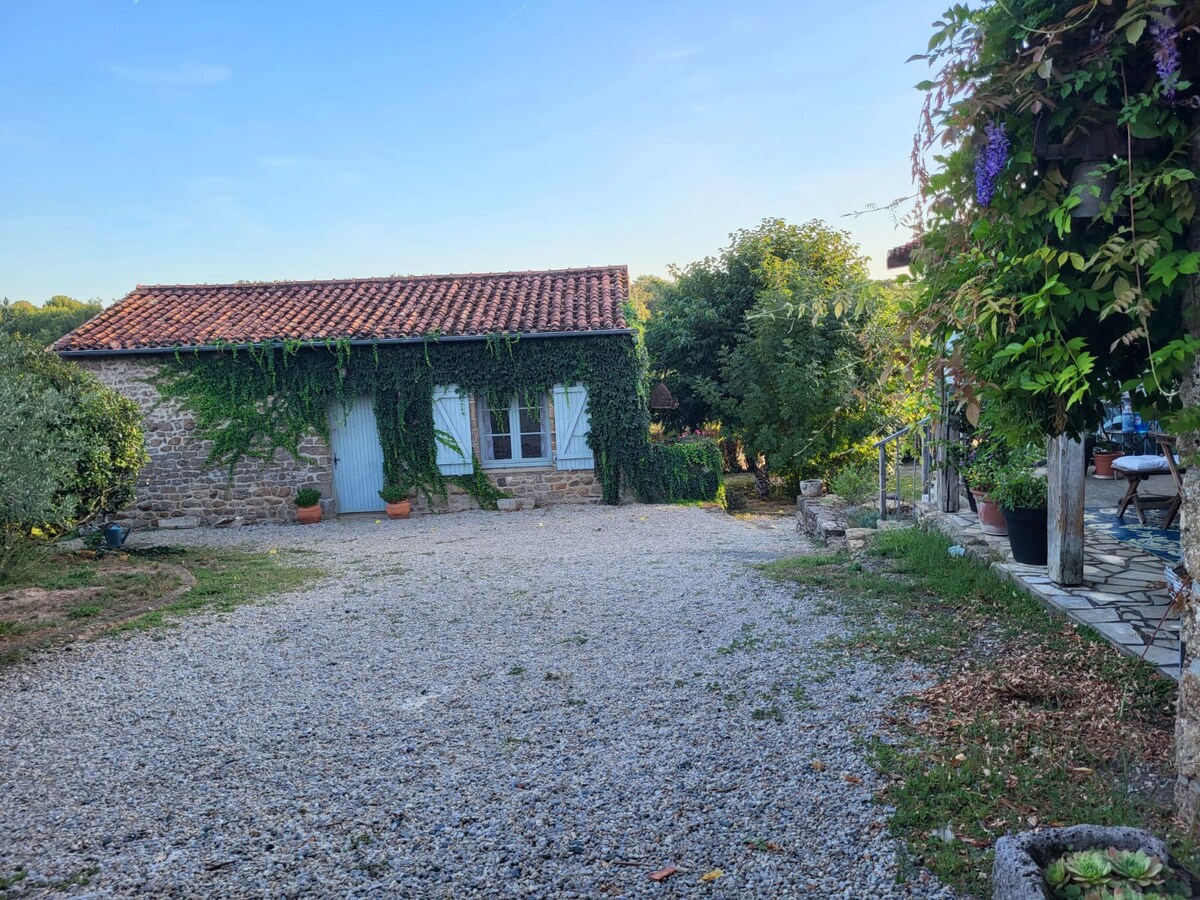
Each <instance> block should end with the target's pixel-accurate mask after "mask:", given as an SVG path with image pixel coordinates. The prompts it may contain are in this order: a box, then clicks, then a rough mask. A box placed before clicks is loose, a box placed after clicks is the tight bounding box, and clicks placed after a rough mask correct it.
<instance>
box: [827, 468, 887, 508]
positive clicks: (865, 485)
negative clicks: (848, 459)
mask: <svg viewBox="0 0 1200 900" xmlns="http://www.w3.org/2000/svg"><path fill="white" fill-rule="evenodd" d="M878 490H879V473H878V472H876V471H872V470H871V469H863V468H845V469H842V470H841V471H839V472H838V473H837V474H835V475H834V476H833V477H832V478H830V479H829V493H831V494H836V495H837V496H839V497H841V498H842V499H843V500H845V501H846V502H847V503H850V504H853V505H854V506H858V505H860V504H862V503H866V502H867V501H868V500H870V499H871V497H873V496H874V495H875V493H876V492H877V491H878Z"/></svg>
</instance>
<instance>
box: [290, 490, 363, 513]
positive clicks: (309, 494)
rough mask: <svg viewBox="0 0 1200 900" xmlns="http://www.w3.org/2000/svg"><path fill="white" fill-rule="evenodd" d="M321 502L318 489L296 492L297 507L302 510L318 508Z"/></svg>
mask: <svg viewBox="0 0 1200 900" xmlns="http://www.w3.org/2000/svg"><path fill="white" fill-rule="evenodd" d="M380 493H381V494H382V493H383V491H380ZM320 502H321V492H320V491H318V490H317V489H316V488H310V487H307V488H300V490H298V491H296V505H297V506H299V507H301V508H307V507H309V506H316V505H317V504H318V503H320Z"/></svg>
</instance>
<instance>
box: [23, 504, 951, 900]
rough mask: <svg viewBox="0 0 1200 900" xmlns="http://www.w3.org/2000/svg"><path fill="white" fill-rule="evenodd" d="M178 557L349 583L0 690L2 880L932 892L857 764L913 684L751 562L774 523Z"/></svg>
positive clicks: (345, 530) (544, 521)
mask: <svg viewBox="0 0 1200 900" xmlns="http://www.w3.org/2000/svg"><path fill="white" fill-rule="evenodd" d="M173 540H175V541H177V542H179V543H197V544H200V543H210V544H213V543H222V544H237V545H239V546H246V547H253V548H267V547H297V548H311V549H314V550H317V551H319V553H320V554H321V556H320V557H319V559H320V560H321V564H323V565H325V566H326V567H327V568H329V569H330V570H332V571H333V572H335V577H333V578H331V579H330V580H329V581H327V582H325V583H323V584H321V585H319V586H318V587H316V588H315V589H313V590H311V591H309V592H307V593H304V594H300V595H293V596H289V597H284V598H281V600H280V601H279V602H278V603H273V604H269V605H260V606H253V607H243V608H241V609H239V610H237V611H235V612H234V613H231V614H227V615H222V616H219V617H213V616H197V617H194V618H190V619H188V620H186V621H185V622H184V624H183V625H182V627H179V628H176V629H171V630H166V631H162V632H159V633H152V634H142V635H138V636H136V637H133V638H131V639H128V640H123V639H108V640H101V641H98V642H94V643H91V644H88V645H86V646H81V647H79V648H77V649H76V650H74V651H73V652H70V653H58V654H53V655H49V656H47V657H46V658H43V659H41V660H39V661H38V662H36V663H35V664H32V665H26V666H22V667H19V668H17V669H13V670H9V671H7V672H5V673H3V674H2V675H0V691H2V692H3V701H4V702H3V704H2V705H0V757H2V774H0V779H2V790H0V877H3V876H6V875H10V874H11V873H12V872H13V871H14V870H15V869H16V868H18V867H24V868H26V869H27V870H28V876H27V877H26V879H25V880H24V881H23V882H21V883H20V884H19V885H18V888H20V889H24V890H27V891H29V892H31V893H36V892H37V891H38V890H40V889H41V888H42V887H45V886H47V885H48V884H49V883H51V882H58V883H59V888H60V889H61V888H62V887H67V885H65V884H64V882H68V881H71V880H73V881H75V882H83V883H85V884H83V885H78V886H74V887H67V889H68V890H70V891H71V892H73V893H75V894H78V895H87V896H113V895H121V896H125V895H130V894H138V893H144V894H147V895H154V896H165V895H169V896H185V897H190V896H196V897H201V896H203V897H213V896H221V897H225V896H230V897H243V896H245V897H259V896H264V897H265V896H288V897H297V896H305V897H308V896H316V897H320V896H343V895H354V896H396V897H455V898H460V897H608V896H611V897H618V896H624V897H642V896H653V897H676V896H719V897H770V898H781V897H814V898H817V897H853V898H868V897H870V898H875V897H880V898H883V897H908V896H920V897H942V896H948V895H946V894H944V893H943V892H942V891H941V890H940V889H939V888H938V887H937V886H936V885H932V884H918V885H916V886H909V887H898V886H896V884H895V883H894V882H895V846H894V844H893V843H892V841H891V840H890V839H889V837H888V835H887V832H886V826H885V823H884V812H885V811H884V810H883V809H882V808H880V807H879V806H877V805H876V804H874V803H873V802H872V800H871V796H872V793H873V791H874V790H875V789H877V788H878V784H877V783H876V781H875V779H874V777H873V776H872V773H871V772H870V770H869V768H868V767H867V765H866V764H865V762H864V759H863V750H862V742H863V738H864V737H866V736H868V735H869V734H870V733H871V732H872V730H873V729H874V728H875V727H876V723H877V722H878V718H879V712H880V710H881V708H882V707H883V705H885V704H886V703H887V702H888V700H889V699H890V698H892V697H894V696H895V695H897V694H899V693H902V692H906V691H911V690H912V689H913V686H914V682H913V680H912V678H913V674H912V673H909V672H906V671H901V672H899V673H897V672H892V673H882V672H880V671H877V670H875V669H873V668H872V667H871V666H869V665H859V666H855V667H854V668H853V669H851V670H845V669H840V670H839V669H838V668H837V667H836V665H835V664H834V663H832V662H831V659H830V656H829V654H828V652H827V651H825V650H823V649H822V647H821V641H822V639H823V638H825V637H826V636H828V635H829V634H830V633H831V632H834V631H835V630H836V629H837V627H838V626H837V622H836V620H833V619H827V618H825V619H823V618H819V617H816V616H814V615H813V614H812V612H811V609H810V606H809V604H808V603H807V601H804V600H796V599H794V598H793V597H792V590H791V588H789V587H787V586H786V585H780V584H776V583H774V582H771V581H769V580H767V579H765V578H764V577H762V576H761V575H759V574H758V573H757V572H755V571H754V570H753V568H752V566H753V564H755V563H757V562H760V561H765V560H769V559H772V558H775V557H777V556H781V555H787V554H794V553H796V552H801V551H803V550H804V549H805V547H804V545H803V543H802V541H801V539H800V538H799V537H798V536H797V535H796V533H795V531H794V530H793V528H792V527H791V522H790V521H789V520H787V519H776V520H769V519H758V520H752V521H744V520H736V519H733V518H731V517H728V516H724V515H721V514H719V513H714V512H708V511H704V510H700V509H695V508H681V507H670V506H663V507H647V506H627V507H619V508H611V507H605V508H574V509H562V510H549V511H544V510H537V511H534V512H525V513H511V514H502V513H483V512H477V513H466V514H459V515H446V516H436V517H423V518H415V519H412V520H409V521H408V522H388V521H386V520H385V521H384V522H382V523H379V524H376V523H375V522H374V521H373V520H371V519H365V520H358V521H338V522H331V523H325V524H322V525H320V526H318V527H314V528H298V527H290V528H266V527H263V528H243V529H239V530H229V531H204V532H201V531H196V532H186V533H181V534H179V535H178V537H176V538H173ZM313 558H314V559H316V557H313ZM814 763H815V765H814ZM859 779H861V780H862V781H861V783H860V782H859V781H858V780H859ZM748 841H757V842H759V843H758V847H759V848H760V849H755V848H754V847H751V846H749V845H748V844H747V842H748ZM768 842H769V843H768ZM672 864H673V865H675V866H677V867H678V868H679V872H678V874H676V875H674V876H673V877H671V878H670V879H669V880H667V881H666V882H663V883H654V882H651V881H650V880H649V877H648V876H649V873H651V872H652V871H654V870H656V869H659V868H660V867H664V866H667V865H672ZM713 869H721V870H722V871H723V873H724V874H723V875H722V876H721V877H719V878H717V879H716V880H715V881H712V882H709V883H702V882H701V880H700V878H701V876H702V875H703V874H705V873H706V872H709V871H711V870H713ZM0 883H2V882H0ZM14 890H15V889H14ZM2 895H3V890H0V896H2Z"/></svg>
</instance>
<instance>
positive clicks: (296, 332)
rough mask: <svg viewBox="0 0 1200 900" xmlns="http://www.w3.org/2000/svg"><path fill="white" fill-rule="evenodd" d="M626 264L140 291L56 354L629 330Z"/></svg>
mask: <svg viewBox="0 0 1200 900" xmlns="http://www.w3.org/2000/svg"><path fill="white" fill-rule="evenodd" d="M628 299H629V271H628V269H626V267H625V266H605V267H600V268H589V269H561V270H558V271H552V272H503V273H496V274H487V275H419V276H405V277H395V278H350V279H344V280H338V281H280V282H260V283H247V284H171V285H153V286H146V285H139V286H138V287H137V288H135V289H134V290H133V291H132V292H130V294H129V295H128V296H126V297H125V298H124V299H123V300H121V301H120V302H119V303H116V304H114V305H113V306H111V307H109V308H108V309H106V310H105V311H104V312H102V313H101V314H100V315H98V316H96V317H95V318H94V319H91V320H89V321H88V322H85V323H84V324H83V325H81V326H79V327H78V328H76V329H75V330H74V331H72V332H71V333H70V334H68V335H66V336H65V337H63V338H61V339H60V340H58V341H57V342H56V343H55V344H54V345H53V347H52V349H54V350H58V351H68V352H69V351H80V350H85V351H100V352H103V351H114V350H137V349H161V348H170V347H177V346H182V347H193V346H211V345H213V344H218V343H237V344H245V343H263V342H270V341H283V340H302V341H325V340H339V339H342V338H348V339H350V340H355V341H372V340H391V339H398V338H419V337H426V336H428V335H432V334H439V335H441V336H443V337H451V336H453V337H467V336H476V335H478V336H483V335H489V334H497V333H505V334H522V335H538V334H556V333H561V332H571V331H603V330H608V329H624V328H627V327H628V326H627V324H626V322H625V314H624V311H623V305H624V304H625V303H626V302H627V301H628Z"/></svg>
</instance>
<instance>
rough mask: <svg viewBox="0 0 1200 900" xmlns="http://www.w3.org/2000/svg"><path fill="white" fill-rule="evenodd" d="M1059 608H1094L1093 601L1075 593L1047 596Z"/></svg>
mask: <svg viewBox="0 0 1200 900" xmlns="http://www.w3.org/2000/svg"><path fill="white" fill-rule="evenodd" d="M1046 599H1047V600H1049V601H1050V602H1051V603H1053V604H1054V605H1055V606H1057V607H1058V608H1059V609H1092V608H1093V607H1092V604H1091V602H1090V601H1089V600H1088V599H1087V598H1086V597H1076V596H1075V595H1074V594H1054V595H1051V596H1049V597H1047V598H1046Z"/></svg>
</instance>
